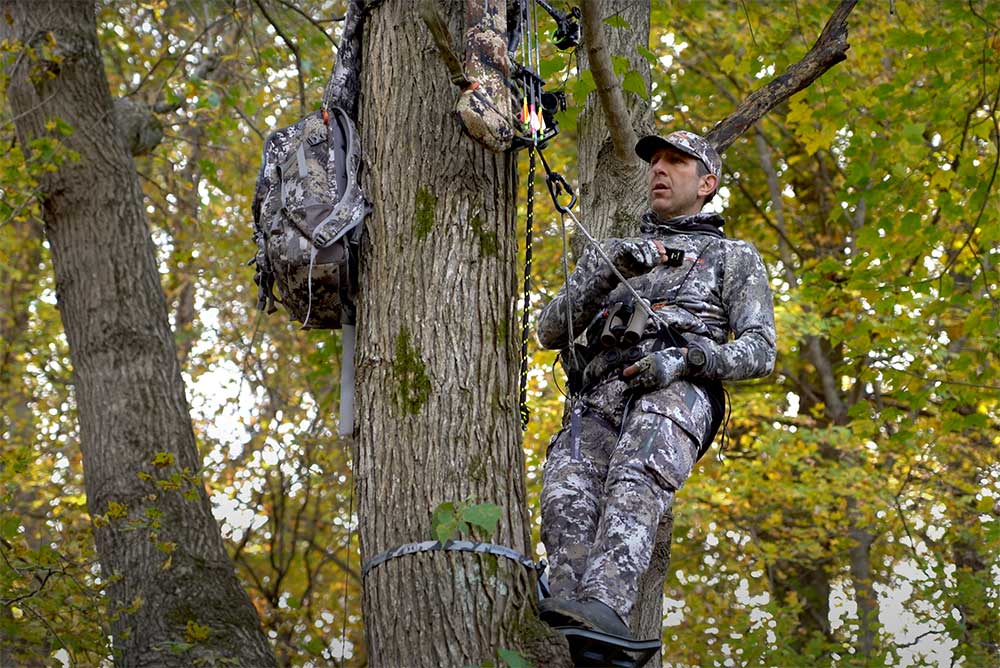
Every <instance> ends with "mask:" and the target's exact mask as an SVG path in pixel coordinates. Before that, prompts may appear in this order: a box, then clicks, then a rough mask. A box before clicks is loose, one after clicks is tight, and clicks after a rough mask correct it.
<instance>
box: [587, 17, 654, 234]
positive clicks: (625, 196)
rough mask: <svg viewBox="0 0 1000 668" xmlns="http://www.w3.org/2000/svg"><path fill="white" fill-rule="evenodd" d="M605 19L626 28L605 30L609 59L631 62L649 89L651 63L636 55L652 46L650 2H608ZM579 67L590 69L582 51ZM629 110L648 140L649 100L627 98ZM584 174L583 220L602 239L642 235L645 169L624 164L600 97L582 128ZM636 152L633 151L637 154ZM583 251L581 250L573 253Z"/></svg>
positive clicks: (590, 101) (633, 160) (590, 103)
mask: <svg viewBox="0 0 1000 668" xmlns="http://www.w3.org/2000/svg"><path fill="white" fill-rule="evenodd" d="M600 9H601V11H600V14H601V17H600V20H603V19H604V18H607V17H608V16H612V15H615V16H620V17H621V18H623V19H624V20H625V21H626V22H627V23H628V27H627V28H616V29H613V30H608V29H605V30H604V33H605V36H606V41H607V54H608V58H609V60H610V56H621V57H624V58H628V60H629V67H630V68H632V69H634V70H636V71H638V72H639V73H640V74H641V75H642V78H643V80H644V81H645V82H646V90H649V86H650V67H649V62H648V61H647V60H646V59H645V58H643V57H642V56H641V55H640V54H639V52H638V51H637V50H636V46H637V45H643V46H645V45H646V44H648V43H649V12H650V5H649V1H648V0H645V1H644V2H635V1H630V0H609V1H607V2H602V3H601V6H600ZM578 53H579V63H578V64H579V68H580V69H581V70H583V69H585V68H587V67H589V66H590V63H589V60H588V58H587V54H586V53H585V50H584V49H580V51H579V52H578ZM624 97H625V105H626V110H627V113H628V116H629V119H630V121H631V123H632V127H633V132H634V134H636V135H637V136H640V137H641V136H644V135H647V134H650V133H652V132H653V128H654V126H653V111H652V107H651V106H650V103H649V100H645V99H643V98H641V97H639V96H638V95H634V94H629V93H626V94H625V96H624ZM577 130H578V141H577V146H578V148H579V156H580V158H579V163H578V165H579V167H578V169H579V175H580V210H581V212H582V214H583V217H582V220H583V223H584V224H585V225H587V226H588V229H590V231H591V232H592V233H593V234H594V236H595V237H597V238H598V239H601V238H605V237H609V236H629V235H634V234H637V233H638V232H639V227H638V221H639V216H641V215H642V214H643V213H644V212H645V210H646V208H647V201H646V165H645V163H643V162H642V161H641V160H639V158H638V156H636V155H634V153H633V155H632V156H630V157H629V159H628V160H624V161H623V160H620V159H619V158H618V157H617V154H616V152H615V147H614V142H612V140H611V133H610V131H609V130H608V122H607V118H606V114H605V112H604V110H603V108H602V106H601V103H600V99H599V98H598V97H597V95H594V94H592V95H590V96H589V97H588V98H587V101H586V103H585V104H584V108H583V111H582V112H581V114H580V120H579V123H578V124H577ZM633 148H634V147H629V150H630V151H632V149H633ZM574 250H575V251H577V252H579V251H580V250H581V249H579V248H576V247H575V248H574Z"/></svg>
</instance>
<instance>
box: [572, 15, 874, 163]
mask: <svg viewBox="0 0 1000 668" xmlns="http://www.w3.org/2000/svg"><path fill="white" fill-rule="evenodd" d="M857 2H858V0H841V2H840V4H839V5H838V6H837V9H836V10H834V12H833V15H832V16H830V19H829V20H828V21H827V22H826V26H824V27H823V32H822V33H820V36H819V39H817V40H816V43H815V44H813V46H812V48H811V49H809V52H808V53H806V55H805V56H803V58H802V60H800V61H799V62H797V63H795V64H794V65H792V66H791V67H789V68H788V69H787V70H785V72H784V73H782V74H781V75H780V76H778V77H775V78H774V79H772V80H771V81H770V82H768V83H767V85H765V86H764V87H763V88H759V89H757V90H756V91H754V92H753V93H751V94H750V96H749V97H747V99H746V100H744V102H743V104H741V105H740V106H739V107H737V108H736V111H734V112H733V113H731V114H729V116H727V117H726V118H724V119H723V120H722V121H721V122H719V123H718V124H717V125H716V126H715V127H714V128H712V130H711V131H710V132H709V133H708V135H707V136H706V139H708V141H709V143H711V144H712V145H713V146H715V149H716V150H717V151H718V152H719V153H722V152H723V151H725V150H726V149H727V148H728V147H729V146H730V145H731V144H732V143H733V142H734V141H736V138H737V137H739V136H740V135H741V134H743V133H744V132H746V130H747V128H749V127H750V126H751V125H753V124H754V123H756V122H757V121H759V120H760V119H761V118H762V117H763V116H764V114H766V113H767V112H769V111H770V110H771V109H773V108H774V107H776V106H778V105H779V104H781V103H782V102H784V101H785V100H787V99H788V98H790V97H791V96H792V95H794V94H795V93H797V92H799V91H800V90H802V89H804V88H806V87H808V86H809V85H810V84H811V83H812V82H813V81H815V80H816V79H818V78H819V77H820V76H822V75H823V74H824V73H825V72H826V71H827V70H829V69H830V68H831V67H833V66H834V65H836V64H837V63H839V62H841V61H843V60H846V59H847V49H848V48H850V46H849V45H848V44H847V17H848V16H849V15H850V13H851V11H852V10H853V9H854V6H855V5H856V4H857ZM584 26H586V21H585V22H584ZM594 79H595V80H596V79H597V73H596V72H595V73H594Z"/></svg>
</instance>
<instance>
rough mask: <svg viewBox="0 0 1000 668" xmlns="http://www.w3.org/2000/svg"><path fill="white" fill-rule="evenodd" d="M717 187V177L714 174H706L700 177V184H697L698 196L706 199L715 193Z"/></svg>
mask: <svg viewBox="0 0 1000 668" xmlns="http://www.w3.org/2000/svg"><path fill="white" fill-rule="evenodd" d="M717 185H719V177H718V176H716V175H715V174H706V175H705V176H703V177H701V183H699V184H698V196H699V197H708V196H709V195H711V194H712V193H714V192H715V187H716V186H717Z"/></svg>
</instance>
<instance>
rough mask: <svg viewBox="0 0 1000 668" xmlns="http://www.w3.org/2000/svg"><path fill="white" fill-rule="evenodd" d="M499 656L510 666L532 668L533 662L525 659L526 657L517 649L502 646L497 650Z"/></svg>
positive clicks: (511, 667)
mask: <svg viewBox="0 0 1000 668" xmlns="http://www.w3.org/2000/svg"><path fill="white" fill-rule="evenodd" d="M497 656H499V657H500V660H501V661H503V662H504V663H506V664H507V666H508V667H509V668H531V664H530V663H528V662H527V661H525V659H524V657H523V656H521V653H520V652H518V651H517V650H513V649H506V648H504V647H501V648H500V649H498V650H497Z"/></svg>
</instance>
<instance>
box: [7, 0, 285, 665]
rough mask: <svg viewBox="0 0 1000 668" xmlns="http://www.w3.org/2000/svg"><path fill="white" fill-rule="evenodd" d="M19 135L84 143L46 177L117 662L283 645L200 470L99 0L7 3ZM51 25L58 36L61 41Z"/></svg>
mask: <svg viewBox="0 0 1000 668" xmlns="http://www.w3.org/2000/svg"><path fill="white" fill-rule="evenodd" d="M3 13H4V16H3V21H2V22H0V29H2V31H3V33H4V36H5V37H7V38H10V39H16V40H20V41H22V42H23V43H24V44H25V45H26V46H32V47H34V49H35V52H34V54H32V53H29V52H28V51H27V50H25V51H22V52H21V53H20V54H19V55H18V57H17V58H16V60H15V61H14V63H13V66H12V68H11V72H10V74H11V83H10V89H9V99H10V103H11V107H12V110H13V113H14V117H15V126H16V131H17V134H18V140H19V142H20V143H21V145H22V146H24V147H29V146H31V142H32V140H35V139H38V138H42V137H48V136H52V132H51V129H50V128H51V127H52V125H51V122H52V121H53V120H54V119H56V118H61V119H62V120H64V121H65V122H66V123H68V124H69V125H70V126H71V127H72V128H73V132H72V134H71V135H69V136H68V137H65V138H64V139H63V143H64V144H65V145H66V147H67V148H69V149H71V150H72V151H74V152H76V154H78V158H77V159H71V160H68V161H67V162H66V163H65V164H63V165H62V166H60V167H59V168H58V169H56V170H55V171H53V172H52V173H51V175H50V176H49V177H48V178H47V179H46V181H45V182H44V183H43V184H42V190H43V192H44V195H43V218H44V222H45V232H46V236H47V238H48V241H49V244H50V247H51V250H52V260H53V266H54V268H55V274H56V289H57V295H58V301H59V309H60V314H61V317H62V322H63V326H64V328H65V331H66V338H67V341H68V343H69V347H70V353H71V358H72V362H73V369H74V372H73V373H74V388H75V398H76V403H77V406H78V409H79V414H80V434H81V448H82V450H83V463H84V476H85V480H86V489H87V506H88V510H89V512H90V514H91V516H92V517H94V535H95V539H96V543H97V550H98V553H99V555H100V558H101V567H102V577H103V578H104V580H105V582H106V583H107V587H108V594H109V597H110V600H111V610H110V611H109V613H110V615H109V616H110V619H111V628H112V634H113V636H114V644H115V651H116V664H117V665H121V666H152V665H156V666H178V667H180V666H191V665H195V664H197V663H199V662H202V663H205V664H211V663H213V662H216V661H219V662H221V661H222V660H227V661H230V662H231V661H235V662H236V664H238V665H240V666H247V667H253V668H257V667H259V666H273V665H275V664H274V658H273V655H272V653H271V650H270V647H269V645H268V643H267V640H266V638H265V637H264V636H263V634H262V633H261V631H260V627H259V624H258V621H257V618H256V615H255V612H254V609H253V607H252V606H251V604H250V601H249V600H248V598H247V596H246V594H245V593H244V592H243V590H242V589H241V588H240V586H239V583H238V582H237V580H236V577H235V576H234V574H233V567H232V563H231V561H230V559H229V557H228V556H227V555H226V552H225V550H224V548H223V544H222V540H221V538H220V536H219V530H218V527H217V525H216V522H215V520H214V518H213V517H212V513H211V508H210V505H209V502H208V498H207V496H206V494H205V490H204V486H203V484H202V480H201V476H200V474H199V473H198V470H199V468H200V461H199V457H198V452H197V448H196V446H195V440H194V433H193V430H192V427H191V421H190V417H189V414H188V407H187V401H186V399H185V396H184V385H183V381H182V379H181V374H180V368H179V366H178V363H177V356H176V352H175V347H174V342H173V337H172V335H171V332H170V328H169V325H168V321H167V309H166V303H165V300H164V296H163V292H162V290H161V287H160V281H159V278H160V277H159V274H158V272H157V266H156V261H155V258H154V253H153V245H152V242H151V240H150V236H149V231H148V229H147V227H146V221H145V218H144V214H143V211H142V198H141V192H140V190H139V185H138V179H137V176H136V173H135V169H134V166H133V163H132V159H131V156H130V155H129V153H128V151H127V149H126V147H125V145H124V142H123V141H122V139H121V137H120V135H119V131H118V129H117V128H116V126H115V121H114V119H115V115H114V113H113V110H112V102H111V97H110V94H109V92H108V83H107V80H106V78H105V75H104V69H103V66H102V64H101V57H100V52H99V50H98V46H97V38H96V25H95V16H94V7H93V4H92V3H85V2H78V3H66V2H41V1H38V0H32V1H30V2H29V1H27V0H25V1H23V2H9V3H6V4H5V5H4V8H3ZM50 35H51V38H52V43H51V44H50V43H49V36H50Z"/></svg>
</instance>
